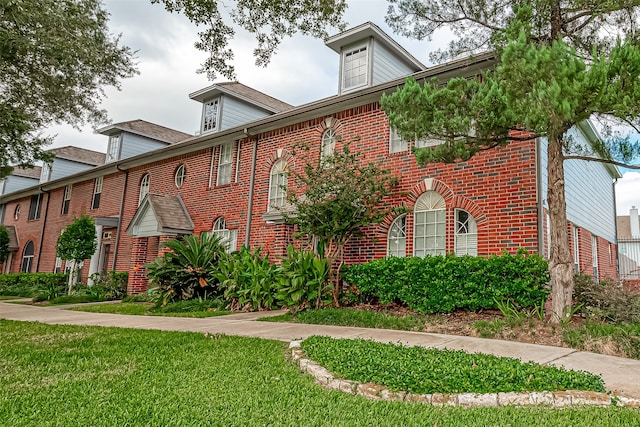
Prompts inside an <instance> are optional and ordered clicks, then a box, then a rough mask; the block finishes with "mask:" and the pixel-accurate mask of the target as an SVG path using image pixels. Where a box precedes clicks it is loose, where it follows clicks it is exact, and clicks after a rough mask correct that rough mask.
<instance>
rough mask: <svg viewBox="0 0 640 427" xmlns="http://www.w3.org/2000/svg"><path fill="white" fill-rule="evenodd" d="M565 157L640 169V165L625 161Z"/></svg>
mask: <svg viewBox="0 0 640 427" xmlns="http://www.w3.org/2000/svg"><path fill="white" fill-rule="evenodd" d="M564 159H565V160H585V161H587V162H596V163H606V164H609V165H615V166H620V167H622V168H626V169H634V170H640V165H629V164H627V163H624V162H618V161H616V160H607V159H600V158H597V157H589V156H564Z"/></svg>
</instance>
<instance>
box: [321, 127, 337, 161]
mask: <svg viewBox="0 0 640 427" xmlns="http://www.w3.org/2000/svg"><path fill="white" fill-rule="evenodd" d="M336 138H337V134H336V131H335V130H333V129H332V128H329V129H327V130H325V131H324V133H323V134H322V150H321V151H320V160H326V159H327V157H331V156H333V150H334V149H335V148H336Z"/></svg>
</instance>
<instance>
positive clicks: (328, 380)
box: [289, 341, 640, 408]
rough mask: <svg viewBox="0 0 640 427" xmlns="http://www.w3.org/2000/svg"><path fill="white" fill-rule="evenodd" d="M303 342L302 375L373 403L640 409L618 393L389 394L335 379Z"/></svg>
mask: <svg viewBox="0 0 640 427" xmlns="http://www.w3.org/2000/svg"><path fill="white" fill-rule="evenodd" d="M301 342H302V341H291V343H290V344H289V349H291V356H292V358H293V360H294V361H295V362H296V363H297V365H298V367H299V368H300V370H301V371H302V372H305V373H307V374H309V375H311V376H313V377H314V378H315V379H316V383H317V384H319V385H321V386H323V387H325V388H328V389H330V390H339V391H341V392H343V393H347V394H355V395H360V396H363V397H366V398H368V399H372V400H391V401H406V402H418V403H424V404H428V405H433V406H459V407H464V408H470V407H498V406H533V405H545V406H550V407H553V408H567V407H571V406H577V405H594V406H613V405H615V406H625V407H631V408H640V398H635V397H630V396H625V395H623V394H619V393H613V394H608V393H599V392H594V391H584V390H568V391H554V392H550V391H541V392H531V393H515V392H509V393H503V392H502V393H486V394H479V393H459V394H442V393H433V394H413V393H407V392H404V391H391V390H389V389H388V388H386V387H384V386H381V385H378V384H374V383H358V382H355V381H350V380H341V379H339V378H335V377H334V376H333V375H332V374H331V372H329V371H328V370H327V369H325V368H324V367H322V366H320V365H319V364H318V363H316V362H314V361H313V360H309V359H306V358H305V357H304V356H305V354H304V352H303V351H302V348H301V347H300V344H301Z"/></svg>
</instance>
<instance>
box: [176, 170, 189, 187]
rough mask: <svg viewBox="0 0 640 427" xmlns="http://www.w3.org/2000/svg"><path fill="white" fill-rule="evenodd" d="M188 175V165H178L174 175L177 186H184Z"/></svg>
mask: <svg viewBox="0 0 640 427" xmlns="http://www.w3.org/2000/svg"><path fill="white" fill-rule="evenodd" d="M186 177H187V167H186V166H185V165H180V166H178V168H177V169H176V173H175V176H174V182H175V184H176V187H177V188H182V186H183V185H184V179H185V178H186Z"/></svg>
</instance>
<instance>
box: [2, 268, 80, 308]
mask: <svg viewBox="0 0 640 427" xmlns="http://www.w3.org/2000/svg"><path fill="white" fill-rule="evenodd" d="M66 282H67V275H66V274H63V273H15V274H0V295H12V296H20V297H28V298H34V300H37V301H43V300H51V299H53V298H56V297H58V296H60V295H62V294H63V293H64V292H65V286H66Z"/></svg>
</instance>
